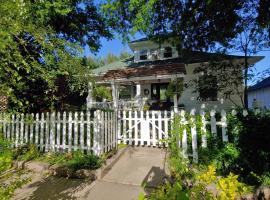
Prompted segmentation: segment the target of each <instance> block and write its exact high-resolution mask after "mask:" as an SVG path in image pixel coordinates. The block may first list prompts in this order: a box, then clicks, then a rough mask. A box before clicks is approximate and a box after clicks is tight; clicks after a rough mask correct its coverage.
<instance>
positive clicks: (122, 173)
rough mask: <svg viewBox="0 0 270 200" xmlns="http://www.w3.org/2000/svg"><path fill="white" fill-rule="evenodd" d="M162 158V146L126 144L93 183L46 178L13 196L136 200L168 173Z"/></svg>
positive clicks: (39, 199) (18, 197)
mask: <svg viewBox="0 0 270 200" xmlns="http://www.w3.org/2000/svg"><path fill="white" fill-rule="evenodd" d="M165 159H166V150H165V149H159V148H148V147H138V148H137V147H136V148H133V147H128V149H127V150H126V151H125V153H124V154H123V155H122V156H121V157H120V159H119V160H118V161H117V162H116V163H115V164H114V165H113V166H112V168H111V169H110V170H108V171H107V173H106V174H105V175H104V176H103V178H102V179H101V180H98V181H96V182H95V183H94V184H89V183H87V181H81V180H66V179H55V178H49V179H47V180H46V181H45V182H44V181H43V182H42V183H39V182H37V183H32V185H31V186H30V187H26V188H22V189H21V190H20V191H18V192H17V193H16V195H15V197H14V199H38V200H43V199H44V200H45V199H88V200H92V199H93V200H133V199H134V200H137V199H138V195H139V194H140V193H147V192H149V191H151V190H152V189H153V188H155V187H157V186H158V185H159V184H161V183H162V182H163V181H164V178H165V177H166V172H167V170H166V165H165ZM40 182H41V181H40Z"/></svg>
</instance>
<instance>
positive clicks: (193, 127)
mask: <svg viewBox="0 0 270 200" xmlns="http://www.w3.org/2000/svg"><path fill="white" fill-rule="evenodd" d="M195 112H196V110H195V109H192V110H191V113H190V115H191V137H192V157H193V162H195V163H198V147H197V130H196V120H195Z"/></svg>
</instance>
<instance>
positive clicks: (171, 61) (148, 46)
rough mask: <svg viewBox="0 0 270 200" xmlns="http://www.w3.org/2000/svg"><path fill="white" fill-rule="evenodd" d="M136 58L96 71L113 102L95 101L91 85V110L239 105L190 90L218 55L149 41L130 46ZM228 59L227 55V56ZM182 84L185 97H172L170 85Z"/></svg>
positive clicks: (89, 102)
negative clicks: (201, 70)
mask: <svg viewBox="0 0 270 200" xmlns="http://www.w3.org/2000/svg"><path fill="white" fill-rule="evenodd" d="M129 47H130V49H131V50H132V52H133V54H134V56H133V57H131V58H128V59H125V60H122V61H117V62H115V63H111V64H108V65H105V66H103V67H100V68H97V69H95V70H94V71H93V75H94V79H95V82H96V83H97V84H103V85H107V86H108V87H111V90H112V96H113V102H106V101H103V102H102V103H98V102H96V101H95V100H94V99H93V98H92V95H91V93H92V89H91V84H90V87H89V95H88V97H87V107H88V108H91V107H95V105H97V104H100V105H102V104H103V105H105V104H107V105H109V104H110V105H111V106H112V107H114V108H120V107H121V108H123V109H139V110H142V109H144V108H147V109H150V110H156V109H159V110H178V109H182V108H183V109H187V110H190V109H192V108H195V109H197V110H199V109H201V108H205V109H213V108H215V109H219V108H220V109H229V108H231V107H232V106H235V104H233V103H232V102H231V101H229V100H227V99H222V98H221V97H219V93H218V91H213V92H211V93H210V94H209V96H206V97H205V96H204V97H203V98H200V93H199V92H196V90H195V88H193V87H190V86H189V85H190V82H191V81H192V80H194V79H196V78H198V77H197V76H198V75H196V74H195V73H194V70H195V69H196V68H197V67H199V66H200V65H201V63H207V62H208V61H209V59H210V57H211V58H213V57H214V56H218V55H217V54H214V53H204V52H195V51H188V50H183V51H181V53H179V52H178V50H177V48H176V46H174V45H173V42H164V43H162V44H157V43H155V42H153V41H150V40H147V39H140V40H136V41H132V42H130V43H129ZM223 56H224V55H223ZM225 59H235V60H241V59H243V58H242V57H240V56H231V55H225V56H224V60H225ZM260 59H261V57H250V58H249V63H251V64H254V63H256V62H257V61H259V60H260ZM177 81H182V82H183V86H184V90H183V93H182V95H181V96H180V95H178V94H177V92H176V93H175V94H173V95H168V94H167V91H168V87H169V85H170V83H172V82H177ZM232 98H233V101H234V103H235V102H236V103H238V104H239V105H241V101H240V98H239V97H237V96H235V97H232Z"/></svg>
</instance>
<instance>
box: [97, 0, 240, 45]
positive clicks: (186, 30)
mask: <svg viewBox="0 0 270 200" xmlns="http://www.w3.org/2000/svg"><path fill="white" fill-rule="evenodd" d="M241 5H242V1H239V0H237V1H233V0H230V1H229V2H226V3H224V2H223V1H196V2H194V3H191V2H189V1H178V0H172V1H158V0H150V1H145V0H129V1H121V0H108V1H107V3H105V5H103V7H102V8H103V11H104V13H105V16H106V17H107V18H108V20H109V23H110V25H111V26H112V27H113V28H114V29H115V30H116V31H117V32H119V33H120V34H121V35H122V36H123V38H124V39H126V40H128V39H129V34H135V33H136V32H138V31H139V32H142V33H143V34H145V35H147V36H149V37H150V38H151V39H154V40H157V41H158V42H159V41H162V40H165V39H168V37H170V36H172V37H174V41H173V42H175V43H177V44H178V45H179V46H180V47H182V48H188V49H199V50H202V49H209V48H211V47H213V46H214V43H215V42H219V43H220V44H227V41H228V39H231V38H233V37H234V36H235V34H236V32H237V31H239V27H237V23H238V22H239V20H240V16H239V15H238V11H239V9H240V8H241ZM195 13H196V14H195ZM179 27H181V28H179ZM191 27H193V28H191ZM194 27H196V28H194ZM217 31H218V34H217ZM168 33H170V34H168Z"/></svg>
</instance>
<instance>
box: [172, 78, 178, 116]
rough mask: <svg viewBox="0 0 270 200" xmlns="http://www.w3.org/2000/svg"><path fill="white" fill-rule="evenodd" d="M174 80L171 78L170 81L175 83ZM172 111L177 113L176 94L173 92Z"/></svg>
mask: <svg viewBox="0 0 270 200" xmlns="http://www.w3.org/2000/svg"><path fill="white" fill-rule="evenodd" d="M175 80H176V79H175V78H172V79H171V81H175ZM173 111H174V112H178V99H177V93H176V91H175V93H174V95H173Z"/></svg>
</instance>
